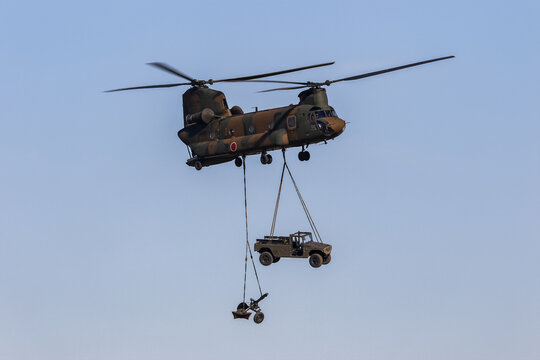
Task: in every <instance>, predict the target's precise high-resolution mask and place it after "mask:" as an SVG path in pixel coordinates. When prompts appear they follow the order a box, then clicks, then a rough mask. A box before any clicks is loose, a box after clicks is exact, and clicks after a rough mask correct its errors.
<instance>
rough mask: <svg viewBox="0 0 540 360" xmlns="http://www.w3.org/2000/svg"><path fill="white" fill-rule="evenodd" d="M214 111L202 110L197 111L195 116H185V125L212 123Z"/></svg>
mask: <svg viewBox="0 0 540 360" xmlns="http://www.w3.org/2000/svg"><path fill="white" fill-rule="evenodd" d="M215 116H216V115H215V114H214V111H213V110H212V109H209V108H204V109H203V110H202V111H199V112H198V113H195V114H187V115H186V124H188V125H189V124H195V123H199V124H208V123H209V122H210V121H212V120H213V119H214V118H215Z"/></svg>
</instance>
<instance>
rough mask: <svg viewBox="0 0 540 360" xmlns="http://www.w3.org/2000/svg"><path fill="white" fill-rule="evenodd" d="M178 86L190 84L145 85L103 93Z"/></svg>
mask: <svg viewBox="0 0 540 360" xmlns="http://www.w3.org/2000/svg"><path fill="white" fill-rule="evenodd" d="M180 85H191V83H176V84H162V85H146V86H135V87H128V88H122V89H114V90H107V91H104V92H115V91H124V90H138V89H155V88H169V87H174V86H180Z"/></svg>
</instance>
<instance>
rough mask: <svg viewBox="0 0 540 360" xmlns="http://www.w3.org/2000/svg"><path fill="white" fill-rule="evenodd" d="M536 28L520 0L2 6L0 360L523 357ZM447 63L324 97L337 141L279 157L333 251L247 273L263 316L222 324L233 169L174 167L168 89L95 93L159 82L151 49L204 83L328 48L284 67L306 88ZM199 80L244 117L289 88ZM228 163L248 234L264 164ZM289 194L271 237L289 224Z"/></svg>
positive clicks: (538, 79) (267, 190) (234, 281)
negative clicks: (307, 83)
mask: <svg viewBox="0 0 540 360" xmlns="http://www.w3.org/2000/svg"><path fill="white" fill-rule="evenodd" d="M539 18H540V3H539V2H538V1H514V2H508V1H473V2H471V1H462V0H458V1H447V2H434V1H408V2H399V1H379V2H376V3H374V2H368V1H334V2H330V1H324V2H322V1H290V2H286V1H273V2H260V3H259V2H255V1H249V2H248V1H245V2H240V1H230V2H227V1H192V2H178V1H168V2H167V1H154V2H150V1H124V2H109V1H92V2H84V3H81V2H73V1H65V2H60V1H47V2H38V1H27V2H23V1H10V0H4V1H2V2H1V4H0V74H1V81H0V99H1V100H0V104H1V106H0V120H1V121H0V167H1V172H0V215H1V216H0V358H1V359H9V360H35V359H40V360H41V359H43V360H49V359H50V360H73V359H85V360H86V359H88V360H90V359H91V360H93V359H111V360H112V359H114V360H122V359H126V360H127V359H129V360H139V359H141V360H142V359H182V358H183V359H235V360H236V359H253V358H254V357H257V358H258V359H275V358H284V359H288V358H294V359H298V360H300V359H314V358H315V359H317V358H336V359H338V358H341V359H377V360H378V359H411V360H412V359H414V360H424V359H425V360H428V359H429V360H432V359H439V360H441V359H449V360H450V359H452V360H453V359H490V360H494V359H495V360H496V359H501V360H503V359H539V358H540V141H539V139H540V107H539V100H540V21H539V20H538V19H539ZM445 55H456V58H455V59H453V60H450V61H445V62H440V63H435V64H429V65H426V66H423V67H417V68H413V69H407V70H404V71H401V72H397V73H392V74H386V75H382V76H379V77H374V78H369V79H365V80H361V81H357V82H354V83H353V82H351V83H342V84H336V85H333V86H331V87H329V88H328V96H329V100H330V104H331V105H332V106H333V107H334V108H335V109H336V111H337V113H338V114H339V115H340V117H342V118H343V119H345V120H346V121H349V122H350V123H349V124H348V125H347V129H346V131H345V133H344V134H343V135H341V136H340V137H339V138H338V139H336V140H335V141H333V142H331V143H329V144H328V145H327V146H313V147H312V148H310V150H311V160H310V161H309V162H299V161H298V160H296V151H289V152H288V154H289V159H290V160H291V169H292V170H293V172H294V174H295V175H296V178H297V180H298V182H299V184H300V186H301V190H302V192H303V195H304V197H305V199H306V202H307V204H308V206H309V207H310V210H311V213H312V215H313V217H314V219H315V221H316V222H317V224H318V226H319V230H320V232H321V234H322V236H323V239H324V240H326V241H327V242H329V243H332V244H333V245H334V254H333V255H334V257H333V261H332V263H331V264H330V265H329V266H328V267H325V268H322V269H318V270H314V269H312V268H310V267H309V265H308V264H307V261H293V260H289V261H286V260H283V261H281V262H280V263H279V264H276V265H273V266H270V267H268V268H266V267H265V268H260V270H259V271H260V276H261V280H262V284H263V287H264V289H265V290H267V291H268V292H270V296H269V297H268V299H267V300H265V301H264V303H263V304H262V305H263V310H264V312H265V314H266V319H265V321H264V323H263V324H262V325H260V326H256V325H255V324H254V323H253V322H252V321H250V322H245V321H233V319H232V316H231V313H230V311H231V310H232V309H233V308H234V307H235V306H236V304H237V303H238V302H239V301H240V299H241V295H242V275H243V250H244V247H243V246H244V244H243V230H244V229H243V200H242V184H241V180H242V175H241V171H240V170H239V169H237V168H236V167H235V166H234V165H233V164H232V163H229V164H224V165H219V166H215V167H211V168H205V169H204V170H203V171H200V172H196V171H195V170H194V169H193V168H190V167H188V166H186V165H185V164H184V162H185V160H186V156H187V154H186V149H185V146H184V145H183V144H182V143H181V142H180V141H179V140H178V138H177V137H176V132H177V131H178V130H179V129H180V127H181V123H182V120H181V118H182V115H181V94H182V92H183V90H184V89H166V90H145V91H139V92H126V93H114V94H105V93H102V91H103V90H106V89H111V88H118V87H126V86H136V85H145V84H153V83H162V82H169V81H173V82H174V81H176V79H175V78H174V77H172V76H169V75H168V74H166V73H163V72H160V71H157V70H155V69H153V68H151V67H149V66H146V65H145V63H146V62H149V61H164V62H167V63H170V64H171V65H173V66H175V67H177V68H179V69H181V70H182V71H184V72H186V73H187V74H190V75H192V76H195V77H199V78H205V79H207V78H223V77H229V76H237V75H247V74H252V73H259V72H266V71H274V70H278V69H282V68H288V67H296V66H303V65H308V64H314V63H318V62H324V61H331V60H334V61H336V64H335V65H333V66H332V67H326V68H322V69H315V70H309V71H305V72H302V73H296V74H291V75H290V76H282V77H280V78H281V79H291V80H315V81H321V80H326V79H332V78H338V77H345V76H350V75H355V74H359V73H363V72H367V71H373V70H377V69H380V68H385V67H390V66H395V65H400V64H404V63H408V62H414V61H418V60H423V59H428V58H433V57H440V56H445ZM215 88H216V89H219V90H222V91H225V92H226V94H227V97H228V102H229V104H230V105H231V106H232V105H239V106H241V107H242V108H244V109H245V110H249V109H250V108H252V107H254V106H258V107H259V108H267V107H276V106H281V105H286V104H289V103H294V102H296V101H297V97H296V92H278V93H270V94H259V93H256V92H257V91H258V90H262V89H264V88H266V87H265V86H264V85H261V84H219V85H216V86H215ZM278 156H279V154H278V153H276V154H275V156H274V158H275V159H276V160H277V159H278ZM247 166H248V187H249V188H248V192H249V194H248V196H249V201H250V208H249V211H250V229H251V234H252V239H253V238H254V237H257V236H262V235H264V234H266V233H267V232H268V231H269V228H270V225H271V216H272V211H273V209H272V207H273V202H274V197H275V193H276V190H277V185H278V180H279V171H280V162H279V161H274V163H273V164H272V165H271V166H262V165H261V164H260V163H259V160H258V159H257V158H255V157H253V158H249V159H248V162H247ZM284 191H285V194H284V198H283V202H282V204H283V206H282V211H281V212H280V217H279V218H278V223H277V232H279V233H284V234H287V233H290V232H294V231H297V230H304V229H307V222H306V220H305V218H304V217H303V213H302V211H301V207H300V205H299V203H298V201H297V199H296V198H295V197H294V193H293V191H292V187H291V184H290V183H289V182H287V183H286V184H285V190H284ZM251 280H252V279H251ZM251 280H250V283H249V290H248V292H249V294H250V295H251V296H254V295H256V287H255V284H254V283H253V282H252V281H251ZM272 344H277V345H279V346H278V347H273V346H272Z"/></svg>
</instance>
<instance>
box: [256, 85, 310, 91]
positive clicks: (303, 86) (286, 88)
mask: <svg viewBox="0 0 540 360" xmlns="http://www.w3.org/2000/svg"><path fill="white" fill-rule="evenodd" d="M305 87H309V85H302V86H291V87H282V88H276V89H269V90H261V91H257V92H260V93H265V92H270V91H279V90H296V89H302V88H305Z"/></svg>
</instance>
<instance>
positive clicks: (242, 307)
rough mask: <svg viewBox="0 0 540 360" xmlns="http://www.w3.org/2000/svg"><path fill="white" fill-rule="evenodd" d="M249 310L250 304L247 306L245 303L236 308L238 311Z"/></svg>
mask: <svg viewBox="0 0 540 360" xmlns="http://www.w3.org/2000/svg"><path fill="white" fill-rule="evenodd" d="M247 308H248V304H246V303H245V302H241V303H240V304H238V306H237V307H236V310H246V309H247Z"/></svg>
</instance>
